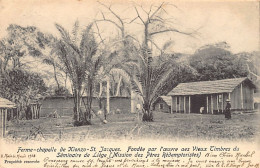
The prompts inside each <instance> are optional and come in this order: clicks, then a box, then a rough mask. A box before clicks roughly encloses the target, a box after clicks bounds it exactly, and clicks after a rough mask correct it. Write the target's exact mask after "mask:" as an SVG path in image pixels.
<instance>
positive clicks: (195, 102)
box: [191, 95, 207, 113]
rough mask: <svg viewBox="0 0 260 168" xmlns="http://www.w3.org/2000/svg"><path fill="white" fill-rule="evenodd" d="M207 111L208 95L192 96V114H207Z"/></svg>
mask: <svg viewBox="0 0 260 168" xmlns="http://www.w3.org/2000/svg"><path fill="white" fill-rule="evenodd" d="M203 107H204V109H203ZM206 109H207V96H206V95H194V96H191V113H205V112H206Z"/></svg>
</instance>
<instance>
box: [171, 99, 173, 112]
mask: <svg viewBox="0 0 260 168" xmlns="http://www.w3.org/2000/svg"><path fill="white" fill-rule="evenodd" d="M172 100H173V98H172V96H171V114H172Z"/></svg>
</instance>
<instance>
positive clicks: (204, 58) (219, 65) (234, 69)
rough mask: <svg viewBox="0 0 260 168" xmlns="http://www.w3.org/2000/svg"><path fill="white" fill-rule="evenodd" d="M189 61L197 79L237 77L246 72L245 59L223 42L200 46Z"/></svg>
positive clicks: (245, 74)
mask: <svg viewBox="0 0 260 168" xmlns="http://www.w3.org/2000/svg"><path fill="white" fill-rule="evenodd" d="M224 44H225V45H224ZM189 61H190V65H191V66H192V67H193V68H194V69H196V70H197V72H198V75H197V80H198V81H204V80H218V79H226V78H238V77H245V76H247V74H248V71H247V68H246V62H245V60H243V59H242V58H241V57H238V56H237V55H234V54H233V53H232V52H231V51H229V47H228V45H227V44H226V43H225V42H222V43H216V44H212V45H206V46H203V47H201V48H200V49H198V50H196V52H195V53H194V54H193V55H191V56H190V59H189Z"/></svg>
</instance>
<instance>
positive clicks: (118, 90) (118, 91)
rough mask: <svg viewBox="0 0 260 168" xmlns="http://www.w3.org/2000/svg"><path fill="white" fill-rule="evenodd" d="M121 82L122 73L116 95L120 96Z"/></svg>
mask: <svg viewBox="0 0 260 168" xmlns="http://www.w3.org/2000/svg"><path fill="white" fill-rule="evenodd" d="M121 82H122V76H121V75H120V76H119V81H118V84H117V89H116V96H119V93H120V86H121Z"/></svg>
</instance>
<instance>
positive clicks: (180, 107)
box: [179, 96, 181, 113]
mask: <svg viewBox="0 0 260 168" xmlns="http://www.w3.org/2000/svg"><path fill="white" fill-rule="evenodd" d="M180 98H181V96H179V112H180V113H181V99H180Z"/></svg>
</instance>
